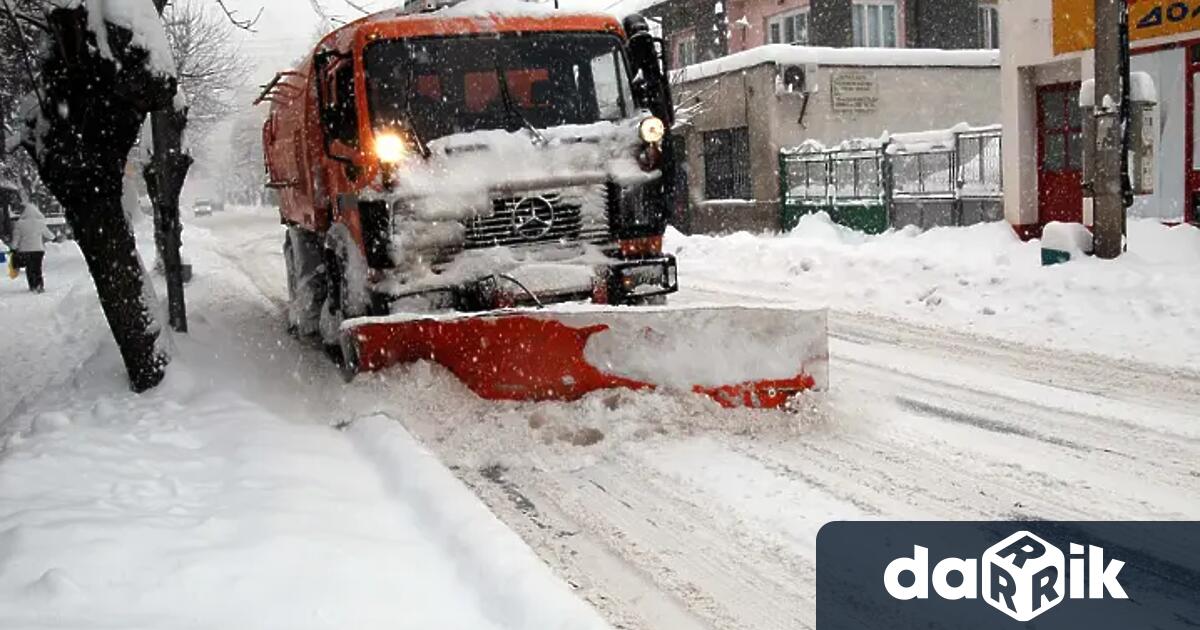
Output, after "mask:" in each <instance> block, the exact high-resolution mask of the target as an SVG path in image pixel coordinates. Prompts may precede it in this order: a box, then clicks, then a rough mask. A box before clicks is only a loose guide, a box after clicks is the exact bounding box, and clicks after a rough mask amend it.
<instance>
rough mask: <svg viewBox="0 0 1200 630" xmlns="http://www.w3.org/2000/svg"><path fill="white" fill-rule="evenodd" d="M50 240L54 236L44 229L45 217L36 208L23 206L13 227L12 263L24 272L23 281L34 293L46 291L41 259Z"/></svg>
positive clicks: (31, 205) (29, 205) (28, 205)
mask: <svg viewBox="0 0 1200 630" xmlns="http://www.w3.org/2000/svg"><path fill="white" fill-rule="evenodd" d="M52 240H54V234H52V233H51V232H50V230H49V229H48V228H47V227H46V217H44V216H42V213H41V211H40V210H38V208H37V206H35V205H33V204H31V203H30V204H25V212H23V213H21V218H20V219H17V223H16V225H14V226H13V240H12V249H13V263H14V266H15V267H16V268H17V269H24V270H25V281H26V282H28V283H29V290H30V291H33V292H35V293H41V292H43V291H45V290H46V285H45V279H44V278H43V277H42V259H43V258H45V256H46V241H52Z"/></svg>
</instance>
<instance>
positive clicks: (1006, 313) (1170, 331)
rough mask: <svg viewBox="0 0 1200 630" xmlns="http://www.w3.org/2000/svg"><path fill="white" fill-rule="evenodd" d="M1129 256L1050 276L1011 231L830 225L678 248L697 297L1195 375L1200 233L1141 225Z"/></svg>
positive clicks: (671, 237)
mask: <svg viewBox="0 0 1200 630" xmlns="http://www.w3.org/2000/svg"><path fill="white" fill-rule="evenodd" d="M1129 248H1130V249H1129V253H1128V254H1126V255H1125V256H1123V257H1121V258H1120V259H1119V260H1117V261H1103V260H1099V259H1094V258H1085V259H1082V260H1077V261H1072V262H1071V263H1069V264H1065V265H1057V266H1051V267H1043V266H1041V259H1040V244H1039V243H1038V242H1036V241H1034V242H1028V243H1026V242H1021V241H1020V240H1019V239H1018V238H1017V237H1016V236H1015V235H1014V234H1013V232H1012V230H1011V229H1010V228H1009V226H1008V225H1007V224H1005V223H990V224H980V225H975V226H971V227H963V228H937V229H932V230H929V231H926V232H920V231H918V230H916V229H912V228H908V229H903V230H898V231H892V232H888V233H886V234H882V235H879V236H868V235H864V234H862V233H859V232H854V231H852V230H849V229H846V228H844V227H842V226H839V225H835V224H833V223H832V222H831V221H830V220H829V218H828V216H826V215H824V214H817V215H811V216H806V217H804V218H803V219H802V220H801V221H800V223H799V225H798V226H797V227H796V228H795V229H794V230H793V231H792V232H790V233H788V234H785V235H781V236H764V235H753V234H748V233H738V234H733V235H730V236H724V237H709V236H684V235H682V234H679V233H678V232H674V231H672V232H671V233H669V234H668V237H667V249H668V250H670V251H672V252H674V253H676V254H677V255H678V256H679V259H680V263H679V268H680V273H681V279H680V284H681V285H683V286H685V287H691V288H698V289H703V288H705V286H710V287H713V288H717V287H718V285H719V288H720V289H721V290H722V291H728V290H730V288H731V286H732V287H737V288H736V289H735V290H737V291H739V292H742V293H744V294H745V296H746V297H747V298H748V299H758V300H766V301H787V302H796V303H799V304H803V305H806V306H829V307H831V308H835V309H841V310H846V311H853V312H866V313H873V314H877V315H886V316H894V317H899V318H903V319H905V320H910V321H913V322H916V323H920V324H926V325H930V326H948V327H955V328H967V329H974V330H975V331H977V332H979V333H982V334H987V335H994V336H999V337H1003V338H1008V339H1013V340H1019V341H1023V342H1028V343H1033V344H1043V345H1047V346H1050V347H1057V348H1066V349H1075V350H1087V351H1091V352H1098V353H1102V354H1108V355H1112V356H1119V357H1129V358H1136V359H1138V360H1141V361H1145V362H1153V363H1161V364H1169V365H1174V366H1188V367H1194V366H1195V365H1196V364H1197V362H1200V343H1196V342H1194V341H1192V340H1195V339H1200V272H1198V270H1200V230H1197V229H1195V228H1193V227H1189V226H1180V227H1167V226H1164V225H1161V224H1159V223H1158V222H1155V221H1152V220H1134V221H1131V222H1130V224H1129ZM835 319H836V318H835Z"/></svg>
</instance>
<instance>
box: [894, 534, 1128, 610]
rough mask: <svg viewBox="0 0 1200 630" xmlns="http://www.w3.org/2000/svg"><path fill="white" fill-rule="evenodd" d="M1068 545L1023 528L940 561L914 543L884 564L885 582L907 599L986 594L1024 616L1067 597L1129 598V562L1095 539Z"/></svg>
mask: <svg viewBox="0 0 1200 630" xmlns="http://www.w3.org/2000/svg"><path fill="white" fill-rule="evenodd" d="M1067 548H1068V550H1069V552H1068V555H1064V554H1063V551H1062V549H1060V548H1058V547H1056V546H1054V545H1052V544H1050V543H1049V542H1047V541H1046V540H1045V539H1043V538H1040V537H1038V536H1036V535H1034V534H1032V533H1030V532H1027V531H1019V532H1017V533H1015V534H1013V535H1011V536H1009V537H1007V538H1005V539H1004V540H1001V541H1000V542H998V543H996V544H995V545H992V546H991V547H989V548H988V549H987V550H986V551H984V552H983V556H982V558H957V557H953V556H950V557H943V558H941V559H939V560H936V562H935V561H934V560H935V558H932V557H931V556H930V553H929V552H930V550H929V548H928V547H922V546H921V545H913V550H912V554H911V555H909V556H903V557H900V558H896V559H894V560H892V561H891V562H889V563H888V564H887V566H886V567H885V568H884V571H883V586H884V589H885V590H886V591H887V593H888V594H889V595H891V596H892V597H894V598H896V599H898V600H902V601H908V600H913V599H929V598H930V597H938V598H941V599H944V600H949V601H957V600H972V599H979V598H980V597H982V598H983V600H984V601H986V602H987V603H988V604H989V605H991V606H992V607H993V608H995V609H996V610H999V611H1000V612H1003V613H1004V614H1006V615H1008V616H1009V617H1012V618H1013V619H1015V620H1017V621H1021V622H1024V621H1030V620H1031V619H1033V618H1034V617H1037V616H1038V615H1041V614H1042V613H1044V612H1046V611H1047V610H1050V609H1051V608H1054V607H1055V606H1057V605H1058V604H1059V603H1061V602H1062V601H1063V600H1064V599H1072V600H1082V599H1109V598H1112V599H1129V595H1128V594H1127V593H1126V592H1125V587H1123V586H1122V585H1121V581H1120V573H1121V569H1122V568H1124V566H1125V563H1124V562H1122V561H1120V560H1117V559H1114V558H1106V557H1105V554H1104V549H1103V548H1101V547H1097V546H1095V545H1087V546H1086V547H1085V546H1084V545H1082V544H1078V543H1074V542H1071V543H1069V544H1068V545H1067ZM1068 556H1069V557H1068ZM980 565H982V566H980Z"/></svg>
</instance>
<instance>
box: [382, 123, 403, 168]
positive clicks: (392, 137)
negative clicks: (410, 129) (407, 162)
mask: <svg viewBox="0 0 1200 630" xmlns="http://www.w3.org/2000/svg"><path fill="white" fill-rule="evenodd" d="M375 157H377V158H379V161H380V162H382V163H384V164H388V165H392V164H398V163H400V162H402V161H404V158H406V157H408V144H407V143H405V142H404V138H402V137H400V134H398V133H394V132H391V131H385V132H382V133H377V134H375Z"/></svg>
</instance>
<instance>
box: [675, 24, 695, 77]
mask: <svg viewBox="0 0 1200 630" xmlns="http://www.w3.org/2000/svg"><path fill="white" fill-rule="evenodd" d="M671 39H672V40H673V41H674V42H675V67H676V68H684V67H687V66H690V65H692V64H694V63H696V62H698V61H700V59H699V56H698V55H697V50H696V31H694V30H692V31H687V32H684V33H676V34H675V36H674V37H672V38H671Z"/></svg>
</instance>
